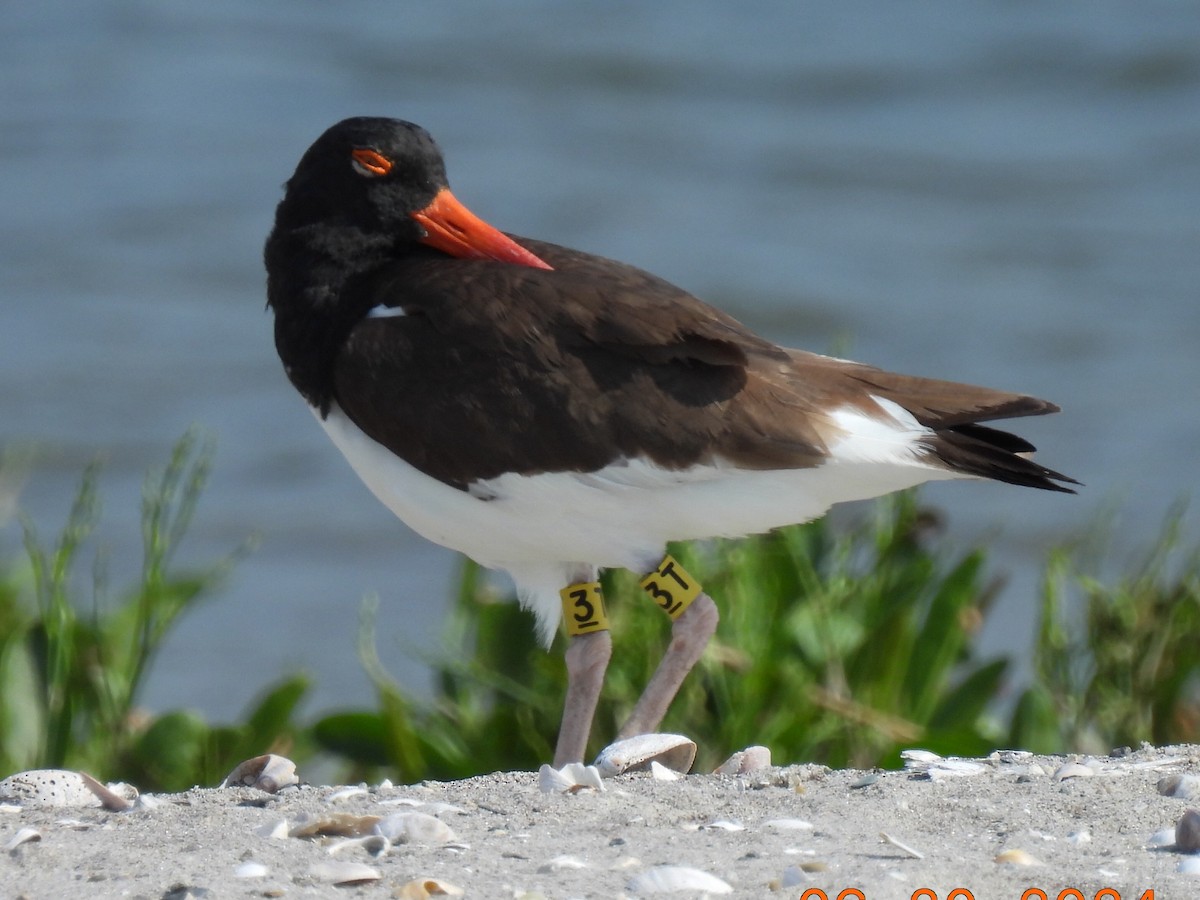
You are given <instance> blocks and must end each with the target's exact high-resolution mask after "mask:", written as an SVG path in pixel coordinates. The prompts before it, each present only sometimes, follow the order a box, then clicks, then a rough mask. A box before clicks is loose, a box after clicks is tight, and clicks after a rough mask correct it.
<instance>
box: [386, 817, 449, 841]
mask: <svg viewBox="0 0 1200 900" xmlns="http://www.w3.org/2000/svg"><path fill="white" fill-rule="evenodd" d="M375 833H376V834H381V835H383V836H384V837H385V838H387V839H388V840H389V841H391V842H392V843H393V844H448V843H450V841H455V840H458V837H457V836H456V835H455V834H454V830H453V829H452V828H451V827H450V826H449V825H447V824H446V823H445V822H443V821H442V820H441V819H438V818H436V817H434V816H429V815H426V814H425V813H419V812H402V813H392V814H391V815H390V816H386V817H385V818H383V819H380V820H379V822H378V823H377V824H376V825H375Z"/></svg>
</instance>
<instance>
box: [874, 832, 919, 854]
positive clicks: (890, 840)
mask: <svg viewBox="0 0 1200 900" xmlns="http://www.w3.org/2000/svg"><path fill="white" fill-rule="evenodd" d="M879 838H880V840H882V841H883V842H884V843H885V844H891V845H892V846H893V847H895V848H896V849H897V850H902V851H904V852H905V853H907V854H908V855H909V856H911V857H912V858H913V859H924V858H925V854H924V853H922V852H921V851H920V850H916V849H914V848H912V847H910V846H908V844H905V843H903V842H901V841H898V840H896V839H895V838H894V837H892V836H891V835H890V834H888V833H887V832H886V831H881V832H879Z"/></svg>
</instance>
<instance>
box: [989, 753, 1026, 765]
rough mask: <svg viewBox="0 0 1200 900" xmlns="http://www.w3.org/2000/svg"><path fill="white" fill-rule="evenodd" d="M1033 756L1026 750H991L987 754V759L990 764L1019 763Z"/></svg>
mask: <svg viewBox="0 0 1200 900" xmlns="http://www.w3.org/2000/svg"><path fill="white" fill-rule="evenodd" d="M1032 756H1033V754H1032V753H1031V752H1030V751H1028V750H993V751H992V752H991V753H989V754H988V759H990V760H991V761H992V762H1001V763H1020V762H1025V761H1026V760H1028V759H1030V758H1032Z"/></svg>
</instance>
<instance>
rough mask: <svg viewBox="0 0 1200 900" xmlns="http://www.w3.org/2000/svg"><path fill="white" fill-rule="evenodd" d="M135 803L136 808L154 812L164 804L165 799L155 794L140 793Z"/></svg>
mask: <svg viewBox="0 0 1200 900" xmlns="http://www.w3.org/2000/svg"><path fill="white" fill-rule="evenodd" d="M133 805H134V807H135V808H136V809H140V810H143V811H144V812H153V811H154V810H156V809H158V808H159V807H160V806H162V805H163V801H162V800H159V799H158V798H157V797H155V796H154V795H153V794H138V797H137V800H135V801H134V804H133Z"/></svg>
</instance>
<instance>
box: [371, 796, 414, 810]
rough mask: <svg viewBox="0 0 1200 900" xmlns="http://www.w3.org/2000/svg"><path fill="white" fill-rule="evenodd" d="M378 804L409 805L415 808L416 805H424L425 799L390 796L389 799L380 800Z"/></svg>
mask: <svg viewBox="0 0 1200 900" xmlns="http://www.w3.org/2000/svg"><path fill="white" fill-rule="evenodd" d="M379 805H380V806H411V807H414V808H415V807H418V806H424V805H425V801H423V800H414V799H413V798H412V797H392V798H391V799H389V800H380V801H379Z"/></svg>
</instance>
